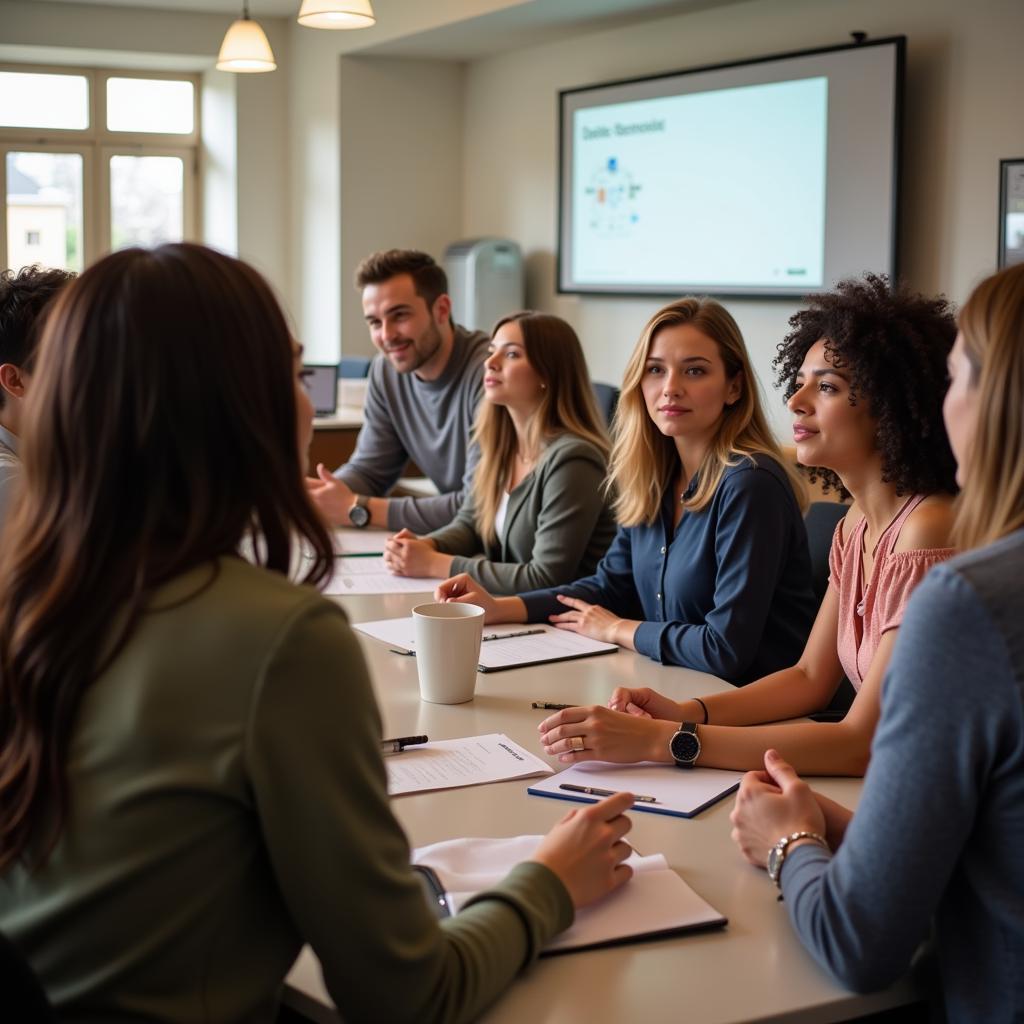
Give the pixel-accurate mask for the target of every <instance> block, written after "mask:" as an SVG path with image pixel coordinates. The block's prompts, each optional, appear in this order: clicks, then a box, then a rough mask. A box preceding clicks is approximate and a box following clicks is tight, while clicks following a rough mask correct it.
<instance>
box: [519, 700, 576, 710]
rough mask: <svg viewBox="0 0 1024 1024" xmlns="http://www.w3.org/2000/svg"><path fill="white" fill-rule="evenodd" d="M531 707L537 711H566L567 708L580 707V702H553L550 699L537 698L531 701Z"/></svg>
mask: <svg viewBox="0 0 1024 1024" xmlns="http://www.w3.org/2000/svg"><path fill="white" fill-rule="evenodd" d="M530 707H531V708H534V709H535V710H537V711H541V710H543V711H564V710H565V709H566V708H578V707H579V705H578V704H553V703H552V702H551V701H549V700H535V701H532V702H531V703H530Z"/></svg>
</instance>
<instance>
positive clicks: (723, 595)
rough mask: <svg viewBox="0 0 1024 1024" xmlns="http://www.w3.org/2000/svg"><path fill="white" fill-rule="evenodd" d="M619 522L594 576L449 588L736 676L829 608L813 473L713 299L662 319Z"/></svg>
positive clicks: (792, 652) (645, 337) (630, 433)
mask: <svg viewBox="0 0 1024 1024" xmlns="http://www.w3.org/2000/svg"><path fill="white" fill-rule="evenodd" d="M615 438H616V439H615V445H614V448H613V450H612V459H611V474H610V479H611V484H612V486H613V488H614V493H615V494H616V499H615V513H616V517H617V519H618V521H619V531H618V533H617V534H616V537H615V540H614V541H613V542H612V546H611V547H610V548H609V550H608V554H607V555H606V556H605V557H604V559H603V560H602V562H601V564H600V565H599V566H598V569H597V572H596V573H595V574H594V575H593V576H590V577H588V578H585V579H581V580H578V581H577V582H575V583H573V584H571V585H569V586H565V587H559V588H555V589H547V590H535V591H532V592H528V593H521V594H519V595H518V596H515V597H504V598H495V597H492V596H491V595H490V594H489V593H488V592H487V591H486V590H485V589H484V588H482V587H480V585H479V584H478V583H477V582H476V581H474V580H473V579H472V578H471V577H469V576H467V575H459V576H455V577H454V578H452V579H450V580H446V581H445V582H444V583H443V584H442V585H441V586H440V587H439V588H438V591H437V595H438V598H439V599H442V600H456V601H468V602H472V603H474V604H480V605H482V606H483V607H484V608H485V610H486V612H487V620H486V621H488V622H538V621H543V620H545V619H547V620H549V621H551V622H553V623H554V624H555V625H557V626H558V627H559V628H561V629H567V630H572V631H574V632H578V633H583V634H585V635H586V636H589V637H593V638H595V639H600V640H607V641H609V642H611V643H617V644H619V645H620V646H622V647H628V648H629V649H631V650H635V651H639V652H640V653H641V654H645V655H647V656H648V657H650V658H653V659H654V660H656V661H660V662H664V663H666V664H672V665H685V666H687V667H689V668H695V669H700V670H702V671H705V672H710V673H712V674H714V675H717V676H720V677H721V678H723V679H727V680H729V681H731V682H734V683H737V684H743V683H746V682H749V681H750V680H751V679H756V678H758V677H759V676H760V675H763V674H766V673H767V672H772V671H775V670H776V669H779V668H782V667H783V666H784V665H786V664H789V663H791V662H792V661H793V660H794V659H795V658H796V656H797V655H798V654H799V653H800V651H801V649H802V648H803V644H804V641H805V640H806V639H807V633H808V630H809V629H810V626H811V621H812V620H813V618H814V611H815V601H814V596H813V594H812V591H811V575H810V559H809V556H808V552H807V534H806V531H805V529H804V525H803V520H802V518H801V515H800V503H799V501H798V499H797V493H798V491H799V487H800V485H799V483H798V482H796V481H795V479H794V471H792V470H790V469H789V468H788V467H787V466H786V465H785V462H784V460H783V457H782V455H781V452H780V451H779V447H778V444H777V443H776V441H775V439H774V438H773V436H772V434H771V431H770V430H769V429H768V425H767V423H766V421H765V418H764V414H763V412H762V411H761V406H760V401H759V397H758V391H757V384H756V380H755V378H754V373H753V370H752V369H751V366H750V360H749V357H748V356H747V351H746V346H745V345H744V343H743V336H742V335H741V334H740V330H739V327H738V326H737V325H736V321H735V320H733V318H732V317H731V316H730V315H729V313H728V311H727V310H726V309H725V308H724V307H723V306H721V305H720V304H719V303H717V302H715V301H713V300H712V299H696V298H686V299H680V300H679V301H677V302H673V303H671V304H669V305H668V306H665V307H664V308H663V309H661V310H659V311H658V312H657V313H656V314H655V315H654V316H653V317H652V318H651V319H650V321H649V322H648V323H647V326H646V327H645V328H644V331H643V333H642V334H641V336H640V340H639V342H638V343H637V345H636V348H635V349H634V351H633V355H632V356H631V358H630V360H629V364H628V365H627V367H626V372H625V377H624V380H623V386H622V395H621V397H620V399H619V406H618V410H617V412H616V416H615Z"/></svg>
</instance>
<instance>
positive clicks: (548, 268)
mask: <svg viewBox="0 0 1024 1024" xmlns="http://www.w3.org/2000/svg"><path fill="white" fill-rule="evenodd" d="M852 29H857V30H863V31H866V32H868V33H869V35H871V36H873V37H881V36H885V35H896V34H905V35H907V36H908V68H907V90H906V105H905V146H904V179H903V181H904V188H903V202H902V206H903V217H902V222H901V231H902V242H903V249H902V251H903V267H902V269H903V272H904V274H905V276H907V277H908V278H909V279H910V280H911V281H912V282H913V283H914V284H915V285H916V286H918V287H920V288H922V289H926V290H941V291H945V292H947V293H948V294H949V295H950V296H951V297H953V298H954V299H956V300H958V301H962V300H963V299H964V298H965V297H966V295H967V293H968V291H969V289H970V287H971V285H972V284H973V283H974V282H975V281H976V280H977V279H978V278H979V277H981V276H983V275H984V274H986V273H988V272H989V271H991V270H992V269H993V268H994V264H995V251H996V237H997V235H996V221H997V202H998V196H997V190H996V186H997V174H998V161H999V159H1000V158H1001V157H1009V156H1020V155H1021V154H1022V153H1024V116H1022V115H1021V109H1020V97H1021V96H1024V58H1022V51H1021V42H1022V40H1024V3H1021V2H1020V0H975V2H974V3H971V4H968V3H964V2H962V0H899V2H893V0H855V2H854V0H751V2H747V3H740V4H735V5H729V6H725V7H722V8H720V9H717V10H716V9H709V10H705V11H701V12H696V13H692V14H684V15H677V16H674V17H671V18H666V19H663V20H659V21H654V22H647V23H644V24H641V25H638V26H636V27H634V28H628V29H616V30H615V31H609V32H602V33H597V34H592V35H587V36H582V37H580V38H578V39H574V40H572V41H570V42H562V43H556V44H552V45H549V46H537V47H532V48H530V49H527V50H521V51H518V52H513V53H508V54H505V55H502V56H500V57H495V58H490V59H486V60H480V61H476V62H474V63H472V64H470V65H469V67H468V70H467V76H466V109H465V148H464V159H465V167H466V171H465V184H466V187H465V199H464V206H463V228H464V233H465V234H466V235H468V236H472V235H478V234H495V235H507V236H508V237H511V238H514V239H516V240H517V241H518V242H519V243H520V244H521V245H522V246H523V248H524V251H525V252H526V254H527V260H528V273H529V280H528V298H529V301H530V304H531V305H534V306H536V307H538V308H541V309H545V310H548V311H551V312H555V313H559V314H560V315H562V316H564V317H566V318H567V319H568V320H570V321H571V322H572V323H573V324H574V325H575V326H576V328H577V330H578V331H579V332H580V336H581V338H582V339H583V341H584V346H585V348H586V351H587V357H588V360H589V362H590V364H591V373H592V375H593V376H594V377H595V378H598V379H603V380H610V381H615V380H617V379H618V378H619V376H620V374H621V371H622V368H623V366H624V364H625V360H626V357H627V355H628V353H629V351H630V349H631V347H632V345H633V343H634V341H635V339H636V337H637V335H638V333H639V329H640V327H641V326H642V324H643V322H644V320H645V319H646V318H647V316H648V315H649V314H650V313H651V312H652V311H653V310H654V309H655V308H656V307H657V305H658V302H657V301H656V300H649V299H607V298H585V299H581V298H575V297H571V296H558V295H556V294H555V291H554V281H555V271H554V250H555V239H556V185H555V179H556V173H557V145H558V121H557V109H556V104H557V92H558V90H559V89H563V88H569V87H573V86H578V85H586V84H588V83H592V82H600V81H606V80H611V79H616V78H628V77H631V76H638V75H645V74H652V73H656V72H659V71H664V70H674V69H678V68H685V67H690V66H696V65H701V64H710V63H715V62H719V61H730V60H738V59H742V58H745V57H754V56H759V55H762V54H767V53H773V52H783V51H789V50H797V49H807V48H812V47H817V46H825V45H833V44H835V43H839V42H844V41H846V40H847V38H848V32H849V31H850V30H852ZM728 305H729V307H730V309H732V311H733V313H734V314H735V315H736V318H737V320H738V321H739V323H740V326H741V327H742V328H743V330H744V332H745V334H746V336H747V339H748V343H749V345H750V348H751V352H752V356H753V358H754V362H755V365H756V367H757V369H758V372H759V375H760V376H761V380H762V385H763V386H764V387H765V389H766V390H769V387H770V380H771V370H770V362H771V358H772V356H773V355H774V346H775V344H776V343H777V341H778V340H779V338H781V337H782V335H783V333H784V332H785V329H786V321H787V319H788V317H789V315H790V314H791V313H792V311H793V310H794V309H795V308H796V306H795V304H793V303H790V302H785V301H775V302H768V301H762V300H758V301H754V300H730V301H729V303H728ZM769 409H770V410H771V411H772V416H773V423H774V425H775V427H776V429H777V430H778V431H779V432H780V433H781V434H783V436H785V435H787V434H788V420H787V418H786V416H785V414H784V411H783V409H782V408H781V403H780V402H779V400H778V399H777V397H776V395H775V393H774V392H770V396H769Z"/></svg>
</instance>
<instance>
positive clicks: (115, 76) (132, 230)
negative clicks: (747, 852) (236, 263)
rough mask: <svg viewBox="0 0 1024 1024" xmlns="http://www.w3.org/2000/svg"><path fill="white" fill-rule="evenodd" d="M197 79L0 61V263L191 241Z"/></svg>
mask: <svg viewBox="0 0 1024 1024" xmlns="http://www.w3.org/2000/svg"><path fill="white" fill-rule="evenodd" d="M198 150H199V82H198V79H197V78H196V77H194V76H190V75H174V74H164V73H158V72H145V73H143V72H139V73H135V72H127V71H101V70H94V69H86V68H39V67H28V66H15V65H3V66H0V199H2V200H3V209H2V212H3V216H4V223H5V230H3V231H0V268H2V267H12V268H15V269H17V268H19V267H22V266H25V265H26V264H30V263H41V264H43V265H45V266H54V267H62V268H64V269H67V270H81V269H82V268H83V266H84V265H85V264H86V263H88V262H91V261H92V260H94V259H96V258H97V257H98V256H100V255H102V254H103V253H105V252H109V251H111V250H113V249H118V248H122V247H123V246H127V245H144V246H153V245H159V244H161V243H162V242H172V241H180V240H182V239H185V238H194V237H195V232H196V223H197V216H196V211H197V203H198V195H197V187H196V186H197V164H198Z"/></svg>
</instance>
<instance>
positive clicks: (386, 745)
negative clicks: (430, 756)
mask: <svg viewBox="0 0 1024 1024" xmlns="http://www.w3.org/2000/svg"><path fill="white" fill-rule="evenodd" d="M426 742H427V737H426V736H399V737H398V738H397V739H393V740H381V741H380V750H381V753H382V754H400V753H401V752H402V751H403V750H405V748H406V747H415V746H419V744H421V743H426Z"/></svg>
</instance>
